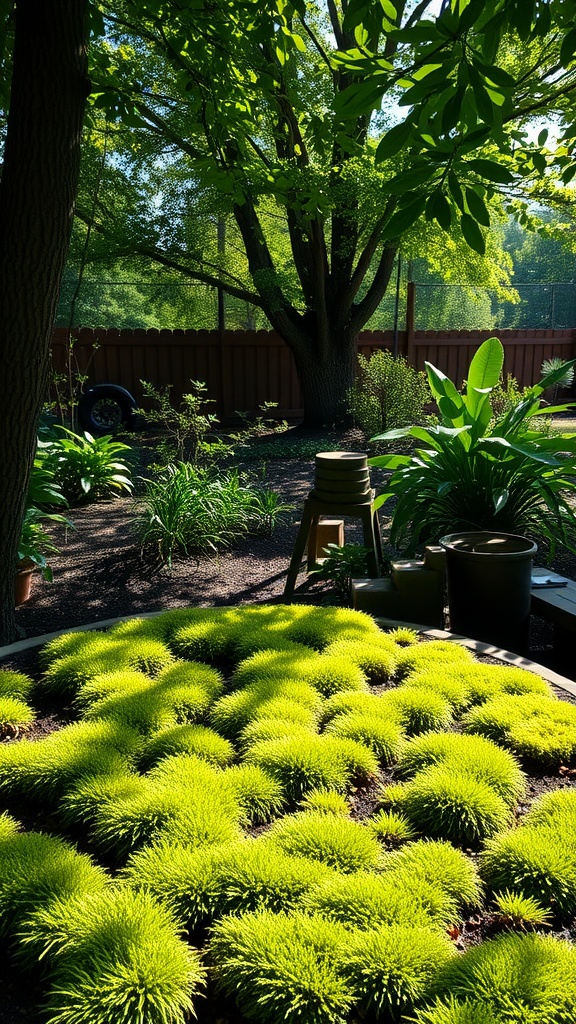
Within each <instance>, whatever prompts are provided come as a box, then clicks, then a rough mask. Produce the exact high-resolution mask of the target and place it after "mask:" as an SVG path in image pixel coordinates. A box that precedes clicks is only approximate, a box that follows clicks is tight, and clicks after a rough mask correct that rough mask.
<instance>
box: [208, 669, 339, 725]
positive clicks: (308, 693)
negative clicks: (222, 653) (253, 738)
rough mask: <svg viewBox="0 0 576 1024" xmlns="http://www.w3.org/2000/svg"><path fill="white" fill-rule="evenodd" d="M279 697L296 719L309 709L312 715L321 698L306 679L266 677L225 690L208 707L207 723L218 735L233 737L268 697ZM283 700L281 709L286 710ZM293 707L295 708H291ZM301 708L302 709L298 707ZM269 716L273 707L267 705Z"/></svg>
mask: <svg viewBox="0 0 576 1024" xmlns="http://www.w3.org/2000/svg"><path fill="white" fill-rule="evenodd" d="M277 699H282V700H283V701H288V702H289V703H290V704H291V706H292V709H291V711H290V716H291V720H292V721H294V720H296V721H298V719H299V717H301V716H302V714H304V717H305V719H306V721H309V716H308V714H306V712H312V713H313V715H314V716H315V715H316V714H317V713H318V712H319V711H320V708H321V705H322V698H321V697H320V695H319V694H318V692H317V691H316V690H315V689H314V687H313V686H311V685H310V684H309V683H306V682H298V680H296V679H294V678H293V677H290V676H289V677H288V678H284V677H283V676H279V677H278V678H277V679H268V680H265V681H262V682H254V683H251V684H250V685H249V686H247V687H245V688H244V689H241V690H235V691H234V692H233V693H227V694H225V695H224V696H223V697H220V699H219V700H217V701H216V703H215V704H214V705H213V707H212V708H211V711H210V724H211V725H212V727H213V728H214V729H216V731H217V732H219V733H221V734H222V736H226V737H227V738H228V739H231V740H235V739H237V738H238V736H239V735H240V733H241V732H242V730H243V729H245V728H246V726H247V725H248V724H249V723H250V722H252V721H253V720H254V719H255V718H256V717H257V715H258V709H259V708H260V707H261V706H262V705H264V704H266V703H267V702H268V701H272V700H277ZM286 707H287V706H286V704H284V711H286ZM294 708H297V709H299V710H294ZM302 709H304V710H302ZM270 710H271V715H272V717H275V715H274V708H272V709H270Z"/></svg>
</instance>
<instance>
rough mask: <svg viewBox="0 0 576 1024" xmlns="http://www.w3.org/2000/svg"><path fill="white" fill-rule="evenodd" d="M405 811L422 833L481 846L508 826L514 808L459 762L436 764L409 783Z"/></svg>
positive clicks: (463, 843) (466, 844)
mask: <svg viewBox="0 0 576 1024" xmlns="http://www.w3.org/2000/svg"><path fill="white" fill-rule="evenodd" d="M400 809H401V811H402V813H403V814H405V815H406V817H407V818H408V820H409V821H410V823H411V824H412V825H413V826H414V828H415V829H416V830H417V831H418V832H420V834H421V835H425V836H430V837H432V838H433V839H448V840H450V842H453V843H456V844H457V845H460V846H472V847H478V846H479V845H480V843H481V842H483V841H484V840H485V839H486V838H488V837H489V836H493V835H494V834H495V833H496V832H499V831H500V830H501V829H503V828H505V827H506V825H507V824H508V823H509V820H510V808H509V807H508V806H507V805H506V803H505V801H504V800H503V799H502V797H501V796H498V794H497V793H496V792H495V790H494V789H493V788H492V787H491V786H490V785H489V784H488V783H487V782H483V781H481V780H479V779H476V778H474V777H473V776H472V775H471V774H468V773H466V772H465V771H464V770H458V768H457V764H456V762H454V763H453V764H452V763H445V764H441V765H433V766H431V767H430V768H425V769H423V770H422V771H421V772H419V773H418V774H417V775H416V776H415V778H414V779H413V780H412V781H411V782H409V783H407V784H406V791H405V795H404V799H403V800H402V802H401V808H400Z"/></svg>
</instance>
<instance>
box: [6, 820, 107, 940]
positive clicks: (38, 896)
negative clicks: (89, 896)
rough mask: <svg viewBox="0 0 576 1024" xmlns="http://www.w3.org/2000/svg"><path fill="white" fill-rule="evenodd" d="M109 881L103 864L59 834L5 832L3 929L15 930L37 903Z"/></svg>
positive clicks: (95, 886) (7, 930) (74, 893)
mask: <svg viewBox="0 0 576 1024" xmlns="http://www.w3.org/2000/svg"><path fill="white" fill-rule="evenodd" d="M106 883H107V876H106V874H105V872H104V871H103V870H102V869H101V868H99V867H97V866H96V865H95V864H93V862H92V861H91V860H90V858H89V857H87V856H86V854H83V853H78V852H77V851H76V850H75V849H74V847H72V846H70V844H69V843H65V842H64V841H63V840H62V839H58V838H57V837H56V836H49V835H44V834H43V833H42V832H19V833H15V834H13V835H5V836H4V838H3V840H2V843H0V933H1V934H3V935H10V934H14V932H15V931H17V929H18V928H19V927H20V926H21V924H22V921H23V919H24V917H25V916H26V915H28V914H29V913H30V912H31V911H32V910H35V909H36V908H37V907H41V906H44V905H46V904H49V903H50V902H51V901H53V900H55V899H65V898H66V897H68V896H74V895H77V894H79V893H89V892H95V891H97V890H98V889H102V888H103V887H104V886H105V885H106Z"/></svg>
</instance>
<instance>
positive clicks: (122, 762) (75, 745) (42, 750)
mask: <svg viewBox="0 0 576 1024" xmlns="http://www.w3.org/2000/svg"><path fill="white" fill-rule="evenodd" d="M139 742H140V740H139V737H138V735H137V734H136V733H134V732H133V731H132V730H131V729H126V728H122V727H120V726H118V725H117V724H115V723H112V722H75V723H74V724H72V725H67V726H65V727H64V728H63V729H60V730H59V731H58V732H53V733H50V735H49V736H46V738H45V739H41V740H34V741H32V740H26V739H24V740H21V741H20V742H18V743H14V744H9V745H0V792H1V793H3V794H5V795H6V796H16V797H22V798H24V799H26V800H29V801H33V802H41V803H43V804H45V805H46V806H52V807H53V806H55V805H56V803H57V801H58V799H59V797H60V796H61V795H62V794H63V793H64V792H65V791H66V790H67V789H69V788H70V787H71V786H73V785H75V784H76V783H77V782H79V781H80V780H81V779H83V778H93V777H95V776H98V775H116V774H118V773H124V772H125V771H127V770H128V769H129V767H130V761H131V758H132V756H133V754H134V753H135V751H136V749H137V747H138V745H139Z"/></svg>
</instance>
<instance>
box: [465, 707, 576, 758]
mask: <svg viewBox="0 0 576 1024" xmlns="http://www.w3.org/2000/svg"><path fill="white" fill-rule="evenodd" d="M463 724H464V728H465V730H466V731H467V732H472V733H479V734H480V735H481V736H487V737H488V738H489V739H492V740H494V741H495V742H496V743H499V744H501V745H502V746H505V747H508V748H509V749H510V750H512V751H513V752H514V753H515V754H517V756H518V757H520V758H523V759H525V760H528V761H535V762H537V763H539V764H542V765H551V766H557V765H560V764H565V763H566V762H567V761H569V760H570V759H571V758H572V757H574V756H575V755H576V707H574V706H573V705H572V704H568V703H566V702H565V701H561V700H556V699H555V698H551V697H546V696H544V695H542V694H539V693H525V694H519V695H515V694H501V695H499V696H496V697H494V698H492V699H491V700H488V701H487V702H486V703H485V704H482V705H481V706H480V707H476V708H472V709H471V710H470V711H468V712H467V713H466V715H465V716H464V718H463Z"/></svg>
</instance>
